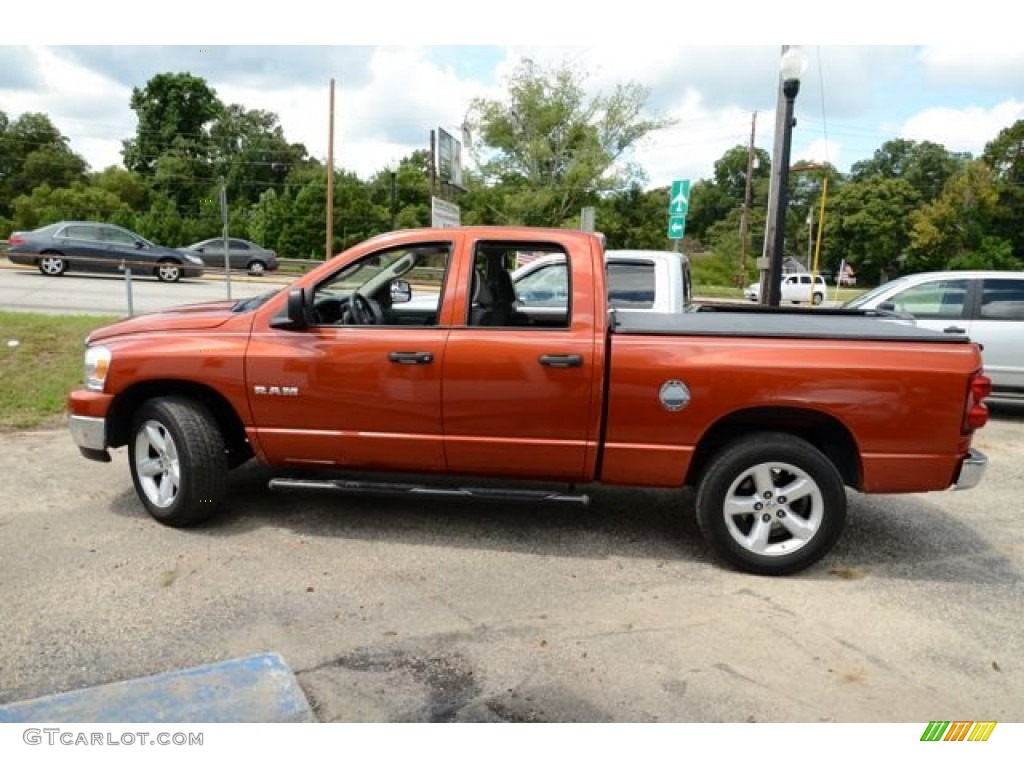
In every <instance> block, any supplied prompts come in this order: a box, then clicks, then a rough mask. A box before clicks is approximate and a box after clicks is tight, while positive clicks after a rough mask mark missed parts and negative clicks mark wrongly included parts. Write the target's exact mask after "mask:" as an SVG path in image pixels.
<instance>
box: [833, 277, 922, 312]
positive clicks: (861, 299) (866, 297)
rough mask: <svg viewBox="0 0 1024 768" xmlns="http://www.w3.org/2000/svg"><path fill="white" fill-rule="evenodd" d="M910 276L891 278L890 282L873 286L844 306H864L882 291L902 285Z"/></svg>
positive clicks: (850, 307)
mask: <svg viewBox="0 0 1024 768" xmlns="http://www.w3.org/2000/svg"><path fill="white" fill-rule="evenodd" d="M908 278H909V276H908V277H901V278H898V279H896V280H890V281H889V282H888V283H882V284H881V285H880V286H878V287H877V288H872V289H871V290H870V291H868V292H867V293H862V294H861V295H860V296H858V297H857V298H855V299H850V300H849V301H848V302H846V303H845V304H843V307H845V308H846V309H859V308H861V307H863V306H864V305H865V304H870V303H871V301H872V300H873V299H874V298H875V297H876V296H878V295H879V294H880V293H885V292H886V291H888V290H889V289H891V288H892V287H894V286H897V285H901V284H902V283H905V282H907V280H908Z"/></svg>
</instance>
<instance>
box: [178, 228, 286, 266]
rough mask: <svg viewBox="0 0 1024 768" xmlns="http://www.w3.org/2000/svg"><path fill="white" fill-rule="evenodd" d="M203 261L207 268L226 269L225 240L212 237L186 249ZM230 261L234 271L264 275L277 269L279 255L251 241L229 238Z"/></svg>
mask: <svg viewBox="0 0 1024 768" xmlns="http://www.w3.org/2000/svg"><path fill="white" fill-rule="evenodd" d="M183 250H185V251H188V252H189V253H193V254H195V255H196V256H198V257H199V258H201V259H202V260H203V263H204V264H206V266H208V267H211V268H213V269H216V268H217V267H220V268H221V269H224V238H223V237H211V238H210V239H209V240H202V241H200V242H198V243H192V245H190V246H188V247H187V248H184V249H183ZM228 259H229V261H230V264H231V268H232V269H244V270H246V271H247V272H249V274H251V275H262V274H263V273H264V272H273V271H274V270H275V269H277V253H276V252H275V251H271V250H269V249H267V248H264V247H263V246H262V245H257V244H256V243H253V242H251V241H249V240H242V239H240V238H237V237H229V238H228Z"/></svg>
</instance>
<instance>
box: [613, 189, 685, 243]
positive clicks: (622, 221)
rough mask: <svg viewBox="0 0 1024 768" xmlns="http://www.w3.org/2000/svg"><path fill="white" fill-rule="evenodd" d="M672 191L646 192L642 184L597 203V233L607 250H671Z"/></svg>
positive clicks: (652, 190) (655, 190)
mask: <svg viewBox="0 0 1024 768" xmlns="http://www.w3.org/2000/svg"><path fill="white" fill-rule="evenodd" d="M668 196H669V190H668V189H667V188H666V187H661V188H660V189H649V190H646V191H645V190H644V189H643V188H642V187H641V186H640V185H639V184H633V185H632V186H630V188H629V189H627V190H625V191H623V192H619V193H616V194H613V195H608V196H607V197H605V198H602V199H601V200H600V201H598V204H597V206H596V208H597V210H596V211H595V218H596V220H597V229H598V230H599V231H600V232H602V233H604V236H605V238H606V240H607V247H608V248H651V249H653V250H665V249H666V248H671V246H670V245H669V241H668V239H667V238H666V232H665V230H666V225H667V211H668Z"/></svg>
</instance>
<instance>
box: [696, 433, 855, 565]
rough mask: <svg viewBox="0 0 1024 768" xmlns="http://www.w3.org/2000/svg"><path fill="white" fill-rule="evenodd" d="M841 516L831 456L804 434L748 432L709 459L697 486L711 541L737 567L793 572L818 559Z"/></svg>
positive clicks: (842, 494)
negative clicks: (806, 439)
mask: <svg viewBox="0 0 1024 768" xmlns="http://www.w3.org/2000/svg"><path fill="white" fill-rule="evenodd" d="M845 522H846V489H845V488H844V486H843V481H842V478H841V477H840V476H839V472H838V471H837V470H836V468H835V466H834V465H833V464H832V462H831V461H829V459H828V458H827V457H826V456H825V455H824V454H823V453H821V451H819V450H818V449H817V448H815V447H814V446H813V445H811V444H810V443H808V442H807V441H805V440H802V439H800V438H798V437H794V436H793V435H788V434H784V433H779V432H761V433H758V434H753V435H748V436H746V437H743V438H740V439H738V440H735V441H733V442H732V443H730V444H728V445H727V446H725V448H723V449H722V450H721V451H719V452H718V453H717V454H716V455H715V456H714V458H712V459H711V461H710V462H709V464H708V466H707V468H706V470H705V472H704V475H703V477H702V478H701V481H700V485H699V487H698V489H697V523H698V524H699V525H700V529H701V532H702V533H703V534H704V538H705V539H706V540H707V542H708V544H709V545H710V546H711V547H712V548H713V549H714V550H715V551H716V552H718V554H719V555H721V556H722V557H723V558H724V559H725V560H727V561H728V562H729V563H731V564H732V565H733V566H735V567H736V568H739V569H740V570H743V571H747V572H749V573H757V574H763V575H767V576H782V575H785V574H789V573H795V572H796V571H800V570H802V569H804V568H807V567H808V566H810V565H812V564H813V563H816V562H817V561H818V560H820V559H821V558H822V557H823V556H824V555H825V554H826V553H827V552H828V551H829V550H830V549H832V547H833V545H834V544H835V543H836V540H837V539H838V538H839V534H840V533H841V532H842V530H843V525H844V524H845Z"/></svg>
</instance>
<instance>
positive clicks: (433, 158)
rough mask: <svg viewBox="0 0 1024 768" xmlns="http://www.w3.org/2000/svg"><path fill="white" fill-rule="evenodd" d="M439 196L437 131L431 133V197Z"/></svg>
mask: <svg viewBox="0 0 1024 768" xmlns="http://www.w3.org/2000/svg"><path fill="white" fill-rule="evenodd" d="M436 195H437V131H434V130H431V132H430V196H431V197H435V196H436Z"/></svg>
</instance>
